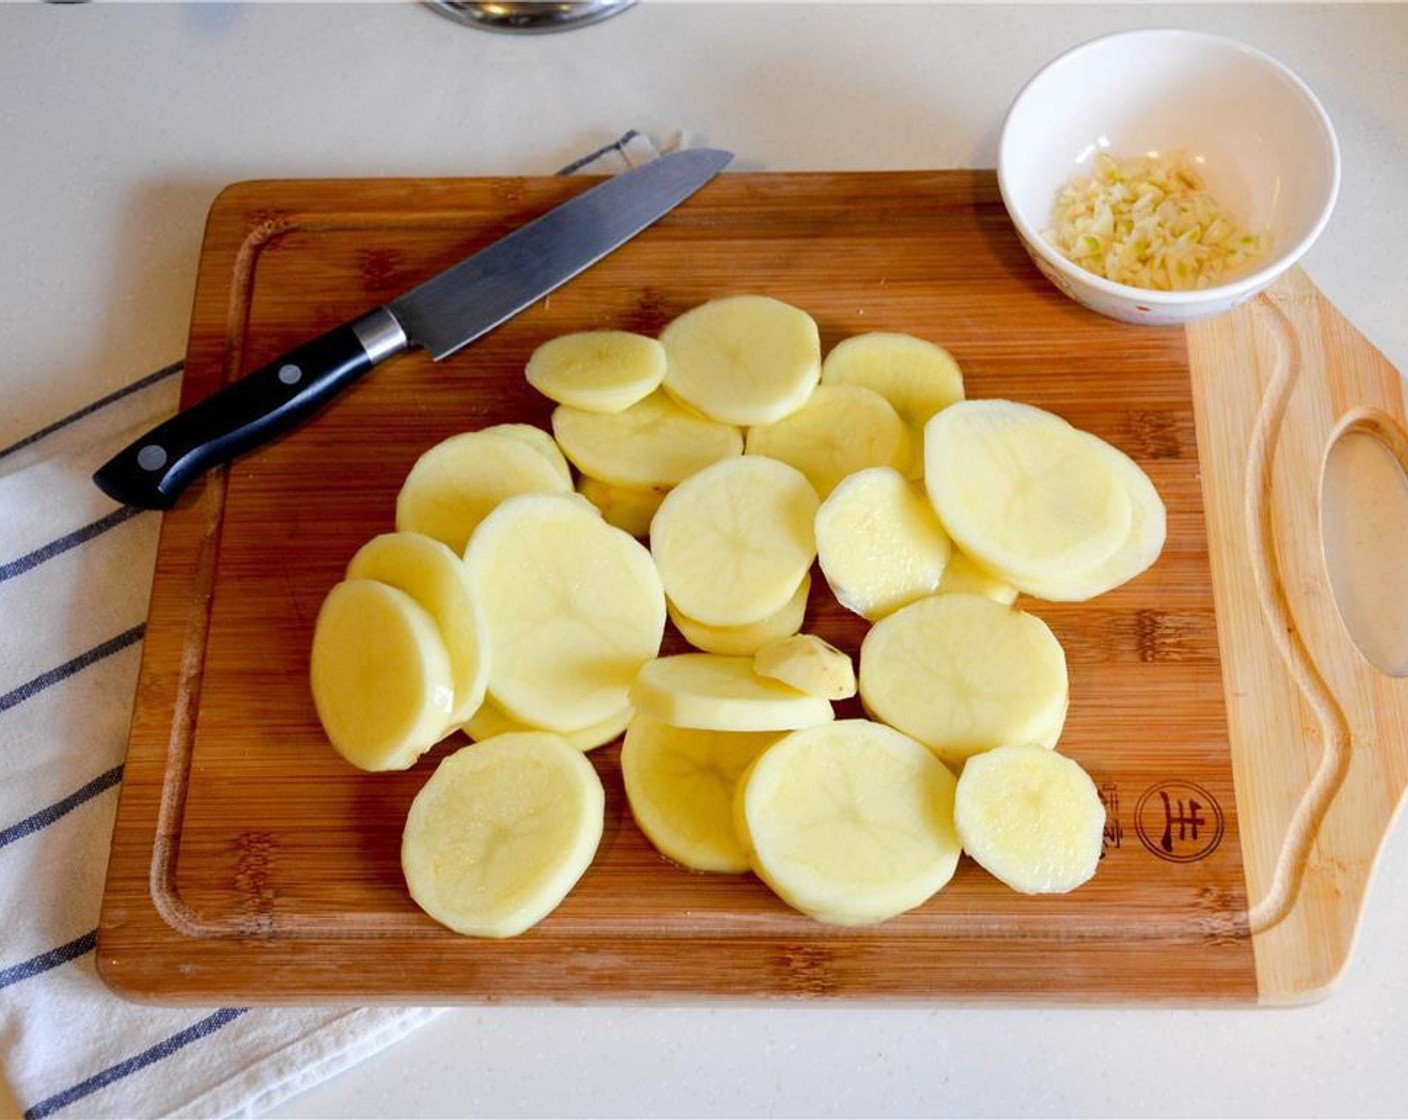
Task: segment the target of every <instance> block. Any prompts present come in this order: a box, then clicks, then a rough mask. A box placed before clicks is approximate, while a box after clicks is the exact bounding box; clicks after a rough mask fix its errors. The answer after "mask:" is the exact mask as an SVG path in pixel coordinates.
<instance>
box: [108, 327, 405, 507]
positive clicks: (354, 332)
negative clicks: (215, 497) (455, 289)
mask: <svg viewBox="0 0 1408 1120" xmlns="http://www.w3.org/2000/svg"><path fill="white" fill-rule="evenodd" d="M405 348H406V335H405V333H404V332H403V331H402V330H401V327H400V324H398V323H397V322H396V319H395V318H394V317H393V316H392V315H391V313H390V312H388V311H386V310H385V309H383V308H378V309H377V310H375V311H373V312H371V313H370V314H367V315H364V316H363V317H362V318H360V319H358V320H356V321H354V322H351V323H344V324H343V325H342V326H339V327H334V328H333V329H332V330H330V331H328V332H327V333H326V334H324V335H320V336H319V337H317V338H315V339H313V340H312V341H311V342H306V343H304V344H303V345H302V346H299V347H297V348H296V349H293V350H290V351H289V352H288V353H287V354H284V355H283V356H282V357H279V358H276V359H275V360H274V361H272V362H270V363H269V364H268V365H266V366H263V367H261V368H260V369H257V370H255V371H254V372H253V373H250V374H247V375H246V376H244V377H241V378H240V379H239V380H238V381H234V382H232V383H231V384H229V385H227V386H226V387H225V388H223V389H221V390H219V391H218V392H216V393H213V394H212V395H210V396H209V397H206V398H205V399H204V400H202V401H200V402H199V403H197V404H196V405H194V406H193V407H191V408H188V409H186V410H185V411H184V412H180V413H178V414H177V415H175V416H173V417H172V418H171V419H170V420H167V421H166V422H165V423H163V424H159V425H157V427H155V428H153V429H152V430H151V431H149V432H147V433H146V434H145V435H143V436H142V437H141V438H140V439H138V440H137V441H136V442H134V443H132V444H130V445H129V446H128V447H126V448H124V449H123V450H122V451H119V452H118V453H117V454H116V455H115V456H113V458H111V459H110V460H108V462H107V463H105V464H104V465H103V466H102V467H100V468H99V469H98V471H97V473H95V474H94V475H93V481H94V482H95V483H97V485H98V487H99V489H101V490H102V491H103V493H105V494H107V495H108V496H109V497H112V498H116V499H117V500H118V501H119V502H125V503H126V504H128V505H132V506H138V507H140V508H142V509H170V508H171V506H172V505H173V504H174V503H175V501H176V498H177V497H178V496H179V495H180V493H181V491H182V490H184V489H185V488H186V486H187V485H188V484H189V483H190V481H191V480H192V479H193V478H195V477H196V476H197V475H199V474H201V473H202V472H204V471H207V470H209V469H210V468H211V467H214V466H218V465H219V464H221V463H227V462H229V461H230V460H231V459H233V458H234V457H235V456H236V455H239V454H241V453H242V452H245V451H248V450H250V449H251V448H254V447H257V446H259V445H260V444H262V443H267V442H268V441H269V440H271V439H273V438H274V437H275V436H277V435H281V434H282V433H284V432H286V431H288V430H289V429H290V428H292V427H294V426H295V425H296V424H298V423H300V422H302V421H303V420H306V419H307V418H308V417H309V416H310V415H311V414H312V413H313V412H315V411H316V410H317V409H318V408H319V407H321V406H322V405H323V404H325V403H326V402H327V401H328V400H330V399H331V398H332V397H333V396H334V395H335V394H336V393H337V392H338V391H339V390H340V389H342V388H344V387H345V386H347V385H348V384H350V383H351V382H353V381H355V380H356V379H357V378H359V377H361V376H362V375H363V374H364V373H366V372H368V371H369V370H371V369H372V368H373V367H374V366H376V365H377V364H378V363H379V362H381V361H383V360H385V359H386V358H389V357H391V356H392V355H393V354H397V353H400V351H402V350H404V349H405Z"/></svg>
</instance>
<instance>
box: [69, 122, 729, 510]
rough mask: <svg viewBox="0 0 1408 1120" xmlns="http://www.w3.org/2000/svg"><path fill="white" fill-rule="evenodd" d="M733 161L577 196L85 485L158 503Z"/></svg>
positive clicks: (473, 326) (634, 228) (518, 304)
mask: <svg viewBox="0 0 1408 1120" xmlns="http://www.w3.org/2000/svg"><path fill="white" fill-rule="evenodd" d="M731 159H733V155H732V153H731V152H723V151H718V150H715V149H712V148H694V149H690V150H689V151H684V152H676V153H674V154H673V155H668V156H663V157H661V158H660V159H657V160H652V161H651V162H650V163H647V164H643V165H642V166H640V167H637V168H634V169H633V170H631V171H627V172H624V173H622V174H620V175H617V176H616V177H615V178H613V179H608V180H607V181H606V182H604V183H601V184H598V185H597V186H595V187H592V188H591V189H590V190H587V191H584V192H583V193H582V194H579V195H577V196H576V197H575V198H573V199H571V200H570V201H568V202H565V203H563V204H562V205H561V206H558V207H557V208H556V209H554V210H550V211H549V212H548V213H546V214H544V215H543V216H542V217H540V218H537V219H535V220H534V221H532V222H529V223H528V224H527V225H525V226H523V227H522V228H520V229H517V230H515V231H514V232H513V233H511V234H509V235H508V236H507V237H504V238H501V239H500V240H498V241H496V242H494V243H493V244H492V245H490V246H488V247H487V248H485V249H482V250H481V251H479V252H478V253H475V254H473V255H472V256H469V257H466V258H465V259H464V260H462V261H461V262H460V263H459V264H456V265H453V266H451V267H450V268H448V269H446V270H445V271H444V272H442V273H440V275H438V276H436V277H434V278H432V279H430V280H427V281H426V282H425V283H423V284H421V285H420V286H419V287H416V288H413V289H411V290H410V291H409V292H407V293H406V294H405V295H403V296H400V297H399V298H397V299H393V300H392V301H391V302H390V303H387V304H384V305H383V306H381V307H378V308H376V309H374V310H372V311H370V312H368V313H367V314H365V315H363V316H361V317H360V318H358V319H354V320H353V321H352V322H350V323H344V324H343V325H342V326H339V327H334V328H333V329H332V330H330V331H328V332H327V333H326V334H324V335H320V336H319V337H318V338H315V339H313V340H312V341H311V342H305V343H304V344H303V345H301V346H298V347H296V348H295V349H293V350H290V351H289V352H288V353H287V354H284V355H283V356H282V357H279V358H276V359H274V361H272V362H270V363H269V364H268V365H266V366H263V367H261V368H260V369H257V370H255V371H254V372H253V373H250V374H247V375H246V376H244V377H242V378H240V379H239V380H238V381H234V382H231V383H230V384H229V385H227V386H225V387H224V388H223V389H220V390H218V391H217V392H215V393H212V394H211V395H210V396H208V397H206V398H205V399H204V400H202V401H199V402H197V403H196V404H194V405H192V406H191V407H190V408H188V409H186V410H185V411H183V412H179V413H177V414H176V415H175V416H173V417H172V418H171V419H170V420H167V421H165V422H164V423H162V424H159V425H157V426H156V427H155V428H153V429H152V430H151V431H149V432H148V433H147V434H146V435H144V436H142V437H141V438H140V439H138V440H136V441H135V442H134V443H132V444H131V445H130V446H128V447H126V448H124V449H123V450H122V451H120V452H118V453H117V454H116V455H115V456H113V458H112V459H110V460H109V461H108V462H107V463H105V464H103V466H101V467H100V468H98V470H97V472H96V473H95V474H94V475H93V481H94V482H95V483H96V484H97V485H98V487H99V488H100V489H101V490H102V491H103V492H104V493H105V494H107V495H109V496H110V497H113V498H116V499H117V500H118V501H119V502H125V503H127V504H128V505H133V506H139V507H141V508H143V509H169V508H170V507H171V506H172V505H173V504H174V503H175V501H176V498H177V496H178V495H179V494H180V493H181V491H182V490H184V489H185V488H186V486H187V484H189V483H190V481H191V480H192V479H194V478H195V477H196V476H197V475H199V474H201V473H203V472H204V471H207V470H209V469H210V468H211V467H214V466H217V465H219V464H221V463H227V462H229V461H230V460H231V459H233V458H234V457H235V456H237V455H241V454H243V453H244V452H246V451H250V450H252V449H253V448H255V447H258V446H260V445H261V444H264V443H267V442H268V441H269V440H271V439H273V438H274V437H275V436H277V435H280V434H282V433H283V432H286V431H288V430H289V429H290V428H292V427H294V426H295V425H296V424H298V423H299V422H301V421H303V420H305V419H307V418H308V417H309V416H311V415H312V414H313V413H314V412H315V411H316V410H317V409H318V408H319V407H320V406H321V405H323V404H324V403H326V402H327V401H328V400H330V399H331V398H332V397H333V396H334V395H335V394H336V393H337V392H338V391H339V390H341V389H342V388H344V387H345V386H347V385H350V384H351V383H352V382H353V381H355V380H356V379H357V378H359V377H361V376H362V375H363V374H364V373H367V372H369V371H370V370H372V369H373V368H375V367H376V366H378V365H380V364H381V363H382V362H384V361H386V360H387V359H388V358H391V357H393V356H395V355H396V354H399V353H401V351H403V350H406V349H408V348H409V347H412V346H419V347H421V348H422V349H424V350H425V351H426V352H427V353H429V354H430V356H431V357H432V358H433V359H435V360H436V361H437V362H438V361H439V360H440V359H441V358H446V357H449V356H450V355H451V354H453V353H454V352H455V351H456V350H458V349H460V347H462V346H465V345H467V344H468V343H470V342H473V341H474V340H475V339H476V338H478V337H479V336H480V335H482V334H485V333H486V332H488V331H491V330H493V329H494V328H495V327H496V326H498V325H499V324H500V323H502V322H504V321H505V320H507V319H510V318H512V317H513V316H514V315H516V314H518V312H520V311H522V310H523V309H524V308H525V307H527V306H528V305H529V304H531V303H533V302H534V301H535V300H538V299H541V298H542V297H543V296H545V295H547V294H548V293H549V292H551V291H552V290H553V289H554V288H557V287H558V286H559V285H561V284H564V283H566V282H567V281H568V280H570V279H572V277H574V276H576V275H577V274H578V273H579V272H581V271H582V270H583V269H585V268H587V267H588V266H590V265H592V264H594V263H596V262H597V261H598V260H600V259H601V258H602V257H604V256H606V254H607V253H610V252H611V251H612V250H613V249H615V248H617V247H619V246H620V245H622V244H624V243H625V242H627V241H629V240H630V239H631V238H632V237H634V236H635V235H636V234H638V233H639V232H640V231H641V230H643V229H645V228H646V227H647V226H649V225H650V224H651V223H652V222H654V221H655V220H656V219H658V218H660V217H661V216H663V215H664V214H666V213H668V212H669V211H670V210H672V209H673V208H674V207H676V206H678V205H679V204H680V203H681V202H683V201H684V200H685V199H686V198H688V197H689V196H690V195H692V194H693V193H694V192H695V191H697V190H698V189H699V188H700V187H702V186H703V185H704V184H705V183H707V182H708V181H709V180H710V179H712V178H713V177H714V176H715V175H717V174H718V173H719V172H720V171H722V170H723V168H724V167H725V166H726V165H727V164H728V162H729V161H730V160H731Z"/></svg>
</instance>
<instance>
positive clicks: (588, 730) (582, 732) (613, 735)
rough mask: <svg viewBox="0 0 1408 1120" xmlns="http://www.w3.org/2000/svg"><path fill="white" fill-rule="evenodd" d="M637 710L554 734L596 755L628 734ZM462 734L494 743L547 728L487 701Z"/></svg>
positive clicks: (476, 739) (625, 710)
mask: <svg viewBox="0 0 1408 1120" xmlns="http://www.w3.org/2000/svg"><path fill="white" fill-rule="evenodd" d="M634 714H635V710H634V709H633V708H632V707H631V706H630V705H629V704H627V705H626V706H625V707H624V708H622V709H621V710H620V711H619V712H617V713H616V714H615V715H613V716H611V717H609V718H607V719H604V720H602V721H601V722H600V723H594V724H592V725H591V726H590V727H581V728H576V729H573V730H571V731H557V732H554V733H553V734H556V735H561V736H562V738H564V739H565V740H567V742H568V743H570V744H571V745H572V746H573V747H575V748H576V749H577V750H579V751H583V752H585V751H594V750H596V749H597V747H604V746H606V744H607V743H610V742H614V741H615V740H616V739H619V738H620V737H621V732H623V731H625V730H626V725H627V724H629V723H630V722H631V717H632V716H633V715H634ZM461 730H462V731H463V732H464V733H465V734H466V735H468V736H469V737H470V738H471V739H473V740H474V741H475V742H476V743H480V742H483V741H484V740H485V739H492V738H494V737H495V736H497V735H510V734H516V733H518V732H523V731H542V730H544V728H541V727H533V726H531V725H529V724H526V723H523V722H522V721H521V720H516V719H514V718H513V717H512V716H510V715H508V714H507V713H506V712H505V711H504V710H503V709H502V708H500V707H499V706H498V705H497V704H495V703H494V702H493V701H492V700H485V701H484V703H482V704H480V705H479V710H478V711H476V712H475V713H474V714H473V715H472V716H470V717H469V719H467V720H466V721H465V722H464V725H463V727H462V728H461Z"/></svg>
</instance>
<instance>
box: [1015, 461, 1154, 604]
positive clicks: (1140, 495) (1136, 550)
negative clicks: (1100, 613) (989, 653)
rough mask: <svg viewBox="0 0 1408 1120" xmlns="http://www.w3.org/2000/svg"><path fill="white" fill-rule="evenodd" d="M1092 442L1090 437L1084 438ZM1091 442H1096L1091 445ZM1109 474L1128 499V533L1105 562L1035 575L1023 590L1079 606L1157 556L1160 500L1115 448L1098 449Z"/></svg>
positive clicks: (1140, 472)
mask: <svg viewBox="0 0 1408 1120" xmlns="http://www.w3.org/2000/svg"><path fill="white" fill-rule="evenodd" d="M1089 438H1090V439H1092V440H1095V439H1096V437H1095V436H1090V437H1089ZM1097 442H1100V441H1098V440H1097ZM1102 447H1103V449H1104V451H1103V453H1104V454H1105V456H1106V458H1107V460H1108V461H1109V464H1110V468H1111V470H1112V471H1113V472H1114V473H1115V475H1116V476H1117V477H1118V478H1119V481H1120V485H1122V486H1123V487H1124V489H1125V493H1126V494H1127V495H1128V496H1129V506H1130V523H1129V534H1128V535H1127V536H1126V537H1125V539H1124V541H1123V542H1122V543H1121V544H1120V546H1119V547H1118V548H1116V549H1115V551H1114V552H1113V553H1112V554H1111V555H1110V556H1109V557H1107V558H1106V559H1104V560H1102V561H1100V563H1098V564H1095V565H1093V566H1092V567H1089V568H1086V569H1083V570H1082V571H1079V572H1072V573H1064V574H1063V573H1057V572H1053V573H1050V574H1049V575H1043V574H1041V573H1036V574H1033V575H1028V576H1026V577H1025V578H1024V580H1023V584H1024V586H1023V590H1024V591H1026V592H1027V593H1028V594H1029V595H1034V596H1036V597H1037V598H1038V599H1050V600H1052V601H1053V602H1083V601H1085V600H1086V599H1093V598H1095V596H1097V595H1103V594H1104V593H1105V592H1106V591H1111V590H1113V589H1114V588H1116V587H1118V586H1119V585H1120V584H1122V583H1126V582H1128V581H1129V580H1131V579H1133V578H1134V577H1135V576H1137V575H1138V574H1139V573H1140V572H1142V571H1144V570H1145V569H1146V568H1148V567H1149V566H1150V565H1151V564H1153V562H1154V561H1155V560H1157V559H1158V558H1159V553H1161V552H1162V551H1163V547H1164V537H1165V534H1166V531H1167V530H1166V524H1167V515H1166V513H1165V511H1164V503H1163V499H1162V498H1160V497H1159V492H1158V491H1157V490H1155V489H1154V484H1153V482H1152V481H1150V479H1149V476H1148V475H1147V474H1145V473H1144V471H1143V470H1141V469H1140V467H1139V466H1138V464H1136V463H1135V462H1134V461H1133V460H1132V459H1130V458H1129V457H1128V456H1126V455H1125V454H1124V453H1123V452H1122V451H1120V450H1119V449H1118V448H1115V447H1111V446H1110V445H1109V444H1102Z"/></svg>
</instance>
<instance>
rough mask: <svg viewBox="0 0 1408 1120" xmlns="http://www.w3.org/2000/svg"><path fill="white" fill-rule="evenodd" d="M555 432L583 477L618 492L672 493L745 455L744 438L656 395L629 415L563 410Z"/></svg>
mask: <svg viewBox="0 0 1408 1120" xmlns="http://www.w3.org/2000/svg"><path fill="white" fill-rule="evenodd" d="M552 431H553V435H554V436H556V437H557V442H558V444H559V445H560V446H561V448H562V451H563V454H565V455H566V456H567V458H569V459H570V460H572V462H573V463H574V464H575V465H576V467H577V469H578V470H580V471H581V472H582V473H583V474H586V475H591V476H592V477H593V478H596V479H600V480H601V481H602V482H607V483H610V484H611V485H613V486H624V487H632V488H634V489H638V490H639V489H649V488H651V487H669V486H673V485H675V483H677V482H681V481H683V480H684V479H686V478H688V477H689V476H690V475H692V474H693V473H694V472H695V471H698V470H701V469H702V468H704V467H707V466H708V465H709V464H710V463H716V462H718V461H719V460H720V459H728V458H732V457H734V456H736V455H741V454H743V433H742V432H740V431H739V430H738V429H737V428H735V427H734V426H733V425H731V424H720V423H718V422H717V421H714V420H710V419H708V418H707V417H704V416H698V415H696V414H694V413H692V412H689V411H687V410H685V409H683V408H681V407H680V406H679V405H677V404H676V403H675V402H674V401H672V400H671V399H670V398H669V397H667V396H666V395H665V394H664V393H652V394H651V395H650V396H648V397H646V398H645V400H643V401H641V402H639V403H638V404H634V405H632V406H631V407H630V408H628V409H626V410H625V411H624V412H617V413H612V414H609V415H608V414H606V413H601V412H584V411H582V410H581V409H575V408H567V407H565V406H564V407H560V408H557V409H555V410H554V411H553V414H552Z"/></svg>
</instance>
